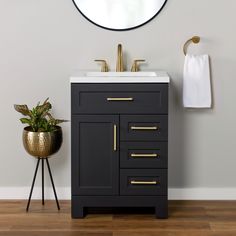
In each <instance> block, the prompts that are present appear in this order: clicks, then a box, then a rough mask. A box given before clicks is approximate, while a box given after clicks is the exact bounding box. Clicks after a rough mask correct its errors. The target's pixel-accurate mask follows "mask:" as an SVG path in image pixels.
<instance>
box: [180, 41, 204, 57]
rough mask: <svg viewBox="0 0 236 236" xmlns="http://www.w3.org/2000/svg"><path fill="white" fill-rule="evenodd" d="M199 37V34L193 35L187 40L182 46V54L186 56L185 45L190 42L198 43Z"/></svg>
mask: <svg viewBox="0 0 236 236" xmlns="http://www.w3.org/2000/svg"><path fill="white" fill-rule="evenodd" d="M200 39H201V38H200V37H199V36H193V37H192V38H191V39H189V40H187V41H186V43H185V44H184V47H183V52H184V55H185V56H186V54H187V46H188V45H189V44H190V43H194V44H198V43H199V42H200Z"/></svg>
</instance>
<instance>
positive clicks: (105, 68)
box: [94, 59, 109, 72]
mask: <svg viewBox="0 0 236 236" xmlns="http://www.w3.org/2000/svg"><path fill="white" fill-rule="evenodd" d="M94 61H96V62H101V63H102V67H101V72H108V70H109V69H108V64H107V61H106V60H100V59H99V60H94Z"/></svg>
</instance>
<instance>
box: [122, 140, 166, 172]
mask: <svg viewBox="0 0 236 236" xmlns="http://www.w3.org/2000/svg"><path fill="white" fill-rule="evenodd" d="M167 156H168V143H167V142H121V144H120V167H121V168H167Z"/></svg>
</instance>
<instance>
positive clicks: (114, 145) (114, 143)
mask: <svg viewBox="0 0 236 236" xmlns="http://www.w3.org/2000/svg"><path fill="white" fill-rule="evenodd" d="M113 133H114V139H113V150H114V152H116V151H117V126H116V125H114V126H113Z"/></svg>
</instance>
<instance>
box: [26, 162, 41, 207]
mask: <svg viewBox="0 0 236 236" xmlns="http://www.w3.org/2000/svg"><path fill="white" fill-rule="evenodd" d="M39 162H40V158H38V162H37V165H36V169H35V172H34V178H33V183H32V186H31V190H30V195H29V199H28V204H27V207H26V211H29V206H30V201H31V197H32V193H33V189H34V183H35V179H36V175H37V172H38V168H39Z"/></svg>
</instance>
